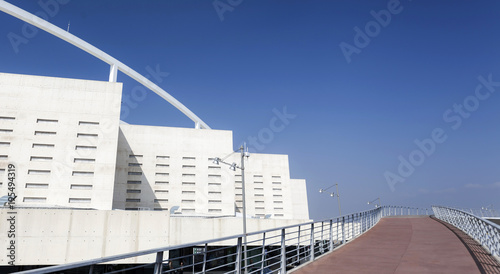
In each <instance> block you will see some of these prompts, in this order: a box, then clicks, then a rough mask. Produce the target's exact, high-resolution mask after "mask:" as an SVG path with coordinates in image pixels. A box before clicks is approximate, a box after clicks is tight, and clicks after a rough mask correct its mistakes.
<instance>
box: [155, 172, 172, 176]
mask: <svg viewBox="0 0 500 274" xmlns="http://www.w3.org/2000/svg"><path fill="white" fill-rule="evenodd" d="M155 175H156V176H169V175H170V174H169V173H165V172H156V174H155Z"/></svg>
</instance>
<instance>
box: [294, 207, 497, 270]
mask: <svg viewBox="0 0 500 274" xmlns="http://www.w3.org/2000/svg"><path fill="white" fill-rule="evenodd" d="M293 273H294V274H305V273H500V266H499V265H498V262H497V261H496V260H495V259H493V257H491V256H490V255H489V254H487V252H486V251H485V250H484V249H482V248H481V246H480V244H478V243H477V242H475V241H474V240H472V239H471V238H470V237H468V236H467V235H464V233H463V232H462V233H460V231H459V230H457V229H455V228H453V227H452V226H450V225H447V224H446V223H444V222H442V221H439V220H437V219H435V218H431V217H428V216H397V217H392V218H391V217H386V218H382V219H381V220H380V221H379V223H378V224H377V225H376V226H374V227H373V228H372V229H371V230H370V231H367V232H366V233H365V234H363V235H361V236H360V237H359V238H357V239H356V240H354V241H352V243H349V244H347V245H346V246H345V247H343V248H339V249H338V250H336V251H333V252H331V253H330V254H328V255H325V256H323V257H321V258H319V259H318V260H316V261H314V262H312V263H310V264H308V265H305V266H304V267H301V268H300V269H298V270H297V271H294V272H293Z"/></svg>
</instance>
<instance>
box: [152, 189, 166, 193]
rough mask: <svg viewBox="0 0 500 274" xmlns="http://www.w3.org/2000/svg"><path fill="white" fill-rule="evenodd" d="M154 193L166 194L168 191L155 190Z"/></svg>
mask: <svg viewBox="0 0 500 274" xmlns="http://www.w3.org/2000/svg"><path fill="white" fill-rule="evenodd" d="M155 193H168V190H165V189H156V190H155Z"/></svg>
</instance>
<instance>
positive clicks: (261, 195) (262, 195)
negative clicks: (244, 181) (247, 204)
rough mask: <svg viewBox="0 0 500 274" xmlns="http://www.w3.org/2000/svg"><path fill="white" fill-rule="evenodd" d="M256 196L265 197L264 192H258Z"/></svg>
mask: <svg viewBox="0 0 500 274" xmlns="http://www.w3.org/2000/svg"><path fill="white" fill-rule="evenodd" d="M254 196H255V197H264V194H260V193H256V194H255V195H254Z"/></svg>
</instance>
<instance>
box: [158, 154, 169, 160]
mask: <svg viewBox="0 0 500 274" xmlns="http://www.w3.org/2000/svg"><path fill="white" fill-rule="evenodd" d="M156 159H170V156H161V155H160V156H156Z"/></svg>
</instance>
